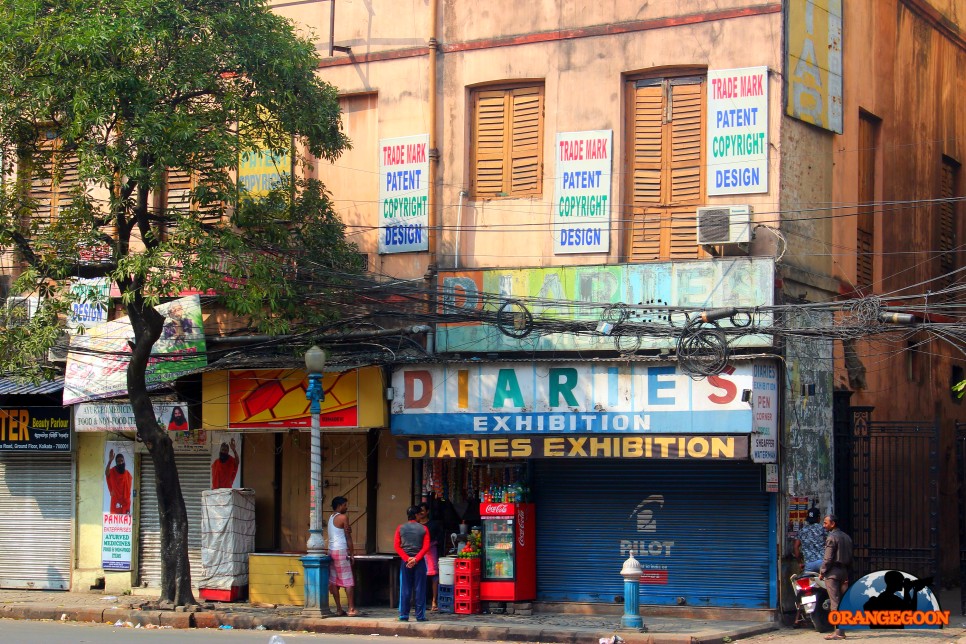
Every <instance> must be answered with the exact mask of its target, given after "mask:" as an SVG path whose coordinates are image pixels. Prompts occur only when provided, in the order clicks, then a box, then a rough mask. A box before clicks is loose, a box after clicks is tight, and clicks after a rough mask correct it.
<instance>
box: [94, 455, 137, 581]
mask: <svg viewBox="0 0 966 644" xmlns="http://www.w3.org/2000/svg"><path fill="white" fill-rule="evenodd" d="M104 462H105V467H104V492H103V498H104V502H103V523H102V528H101V567H102V568H104V570H130V569H131V550H132V544H133V533H134V530H133V527H134V523H133V521H132V518H131V501H132V500H133V499H134V463H135V461H134V443H132V442H130V441H107V442H106V443H105V444H104Z"/></svg>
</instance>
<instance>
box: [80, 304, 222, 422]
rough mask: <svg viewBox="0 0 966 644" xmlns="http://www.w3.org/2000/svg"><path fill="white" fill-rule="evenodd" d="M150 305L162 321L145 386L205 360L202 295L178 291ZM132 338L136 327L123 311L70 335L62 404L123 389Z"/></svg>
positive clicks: (116, 393) (119, 392)
mask: <svg viewBox="0 0 966 644" xmlns="http://www.w3.org/2000/svg"><path fill="white" fill-rule="evenodd" d="M154 308H155V310H156V311H158V312H159V313H161V315H163V316H164V327H163V330H162V332H161V338H160V339H159V340H158V341H157V342H156V343H155V345H154V349H153V350H152V352H151V355H152V358H151V362H150V364H148V369H147V382H148V387H149V388H156V387H158V386H160V385H163V384H165V383H168V382H173V381H174V380H177V379H178V378H180V377H181V376H183V375H186V374H188V373H191V372H192V371H194V370H195V369H200V368H201V367H204V366H205V365H206V364H208V359H207V356H206V354H205V331H204V326H203V323H202V319H201V300H200V298H199V297H198V296H197V295H192V296H189V297H182V298H179V299H177V300H174V301H172V302H167V303H165V304H159V305H158V306H156V307H154ZM133 339H134V329H133V328H132V327H131V322H130V320H128V318H126V317H124V318H120V319H118V320H114V321H111V322H105V323H103V324H98V325H97V326H95V327H93V328H92V329H90V330H88V332H87V333H85V334H84V335H75V336H72V337H71V339H70V349H69V350H68V352H67V368H66V370H65V373H64V404H65V405H71V404H74V403H79V402H84V401H86V400H97V399H99V398H113V397H116V396H122V395H124V394H126V393H127V366H128V364H129V362H130V359H129V358H128V356H129V354H130V353H131V345H130V344H129V341H133Z"/></svg>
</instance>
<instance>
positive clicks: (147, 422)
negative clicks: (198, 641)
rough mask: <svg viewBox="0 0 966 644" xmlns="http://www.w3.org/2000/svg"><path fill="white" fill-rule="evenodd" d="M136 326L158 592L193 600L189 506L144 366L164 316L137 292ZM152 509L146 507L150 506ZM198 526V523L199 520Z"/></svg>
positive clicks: (131, 390) (134, 403) (133, 384)
mask: <svg viewBox="0 0 966 644" xmlns="http://www.w3.org/2000/svg"><path fill="white" fill-rule="evenodd" d="M127 309H128V314H129V316H130V319H131V324H132V326H133V327H134V342H133V344H132V345H131V362H130V364H129V365H128V370H127V389H128V396H129V397H130V400H131V407H132V408H133V410H134V421H135V424H136V425H137V428H138V437H139V438H140V439H141V440H142V441H143V442H144V445H145V447H147V449H148V453H149V454H150V455H151V460H152V461H154V473H155V480H154V484H155V488H156V489H157V496H158V515H159V517H160V524H161V597H160V600H161V601H162V602H172V603H173V604H174V605H175V606H184V605H189V604H195V603H197V602H196V601H195V597H194V594H193V593H192V592H191V569H190V568H189V565H188V512H187V510H186V509H185V505H184V497H183V496H182V494H181V481H180V479H179V477H178V467H177V465H176V464H175V462H174V447H173V445H172V442H171V438H170V437H169V436H168V433H167V432H166V431H165V430H164V428H162V427H161V425H159V424H158V421H157V418H156V417H155V415H154V407H153V405H152V404H151V397H150V396H149V395H148V389H147V378H146V370H147V366H148V361H149V358H150V356H151V349H152V348H153V347H154V343H155V342H156V341H157V340H158V338H159V337H160V336H161V329H162V325H163V323H164V318H163V317H162V316H161V315H160V314H159V313H158V312H157V311H155V310H154V309H153V308H152V307H150V306H147V305H146V304H145V303H144V301H143V300H142V299H141V298H136V301H135V303H132V304H129V305H128V306H127ZM148 511H150V510H148ZM199 529H200V526H199Z"/></svg>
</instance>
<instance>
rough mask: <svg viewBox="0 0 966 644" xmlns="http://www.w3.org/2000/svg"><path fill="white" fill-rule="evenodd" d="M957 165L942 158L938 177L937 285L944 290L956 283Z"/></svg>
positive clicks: (951, 295) (951, 296) (948, 295)
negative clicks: (939, 176) (940, 172)
mask: <svg viewBox="0 0 966 644" xmlns="http://www.w3.org/2000/svg"><path fill="white" fill-rule="evenodd" d="M957 169H958V167H957V166H956V165H955V162H954V161H953V160H952V159H948V158H944V159H943V167H942V176H941V178H940V187H939V196H940V198H941V199H943V201H941V202H939V274H940V278H939V286H940V288H941V289H943V290H945V289H948V288H950V287H952V286H953V285H954V284H955V283H956V277H957V276H956V275H954V274H953V271H955V270H956V269H957V268H958V266H957V265H956V264H957V262H956V257H957V253H958V252H959V250H958V249H957V246H958V243H957V239H956V237H957V235H956V202H955V201H954V199H955V189H956V170H957ZM954 295H955V294H954V293H944V294H943V296H942V297H943V299H944V300H947V301H949V300H952V299H954Z"/></svg>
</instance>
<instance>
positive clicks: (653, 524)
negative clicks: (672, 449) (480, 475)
mask: <svg viewBox="0 0 966 644" xmlns="http://www.w3.org/2000/svg"><path fill="white" fill-rule="evenodd" d="M761 476H762V467H761V466H760V465H756V464H752V463H708V462H674V463H636V462H628V461H614V460H589V461H581V460H566V461H564V460H549V459H540V460H535V461H533V485H532V488H533V490H534V500H535V502H536V504H537V597H538V599H539V600H542V601H574V602H605V603H622V602H623V594H624V581H623V578H622V577H621V576H620V570H621V567H622V566H623V564H624V560H625V559H626V558H627V550H628V549H633V550H634V556H635V557H636V558H637V559H638V560H639V561H640V562H641V565H642V567H643V568H644V569H645V574H644V577H643V579H645V580H646V581H642V583H641V591H640V599H641V603H642V604H669V605H676V604H678V603H680V601H679V598H682V597H683V598H684V601H685V602H686V604H687V605H689V606H715V607H741V608H771V607H773V606H774V605H775V604H776V603H777V600H776V599H775V598H776V596H777V590H776V584H775V576H776V572H775V554H774V553H775V518H774V517H775V515H774V511H773V504H774V500H773V499H772V498H771V497H773V496H774V495H769V494H767V493H766V492H764V491H762V482H761Z"/></svg>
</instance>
